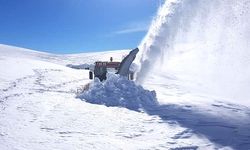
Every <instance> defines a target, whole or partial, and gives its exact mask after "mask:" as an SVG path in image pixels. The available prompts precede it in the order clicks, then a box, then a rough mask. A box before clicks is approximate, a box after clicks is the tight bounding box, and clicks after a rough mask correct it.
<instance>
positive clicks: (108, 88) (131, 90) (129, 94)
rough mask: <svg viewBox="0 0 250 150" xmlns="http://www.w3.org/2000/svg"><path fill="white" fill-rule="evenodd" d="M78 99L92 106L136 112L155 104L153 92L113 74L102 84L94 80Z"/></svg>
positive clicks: (96, 79)
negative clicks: (112, 107) (118, 107)
mask: <svg viewBox="0 0 250 150" xmlns="http://www.w3.org/2000/svg"><path fill="white" fill-rule="evenodd" d="M78 98H80V99H84V100H86V101H87V102H89V103H93V104H103V105H106V106H121V107H125V108H128V109H132V110H136V111H138V110H140V109H144V108H147V109H149V108H150V107H152V106H156V104H157V99H156V93H155V91H148V90H145V89H144V88H143V87H142V86H140V85H136V84H135V83H134V82H133V81H130V80H127V79H126V78H124V77H121V76H119V75H115V74H109V75H108V78H107V80H106V81H104V82H100V80H99V79H98V78H95V80H94V81H93V82H92V83H90V87H89V89H88V90H87V91H84V92H83V93H81V94H80V95H78Z"/></svg>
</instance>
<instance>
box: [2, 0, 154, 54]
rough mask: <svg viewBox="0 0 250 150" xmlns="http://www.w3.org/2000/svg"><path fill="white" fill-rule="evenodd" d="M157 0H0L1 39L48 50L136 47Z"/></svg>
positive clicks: (148, 22) (20, 45)
mask: <svg viewBox="0 0 250 150" xmlns="http://www.w3.org/2000/svg"><path fill="white" fill-rule="evenodd" d="M158 6H159V0H0V43H1V44H8V45H14V46H19V47H24V48H30V49H34V50H40V51H47V52H52V53H78V52H86V51H102V50H115V49H126V48H134V47H136V46H137V45H138V44H139V43H140V41H141V40H142V38H143V37H144V35H145V34H146V32H147V29H148V26H149V24H150V21H151V20H152V18H153V17H154V16H155V14H156V12H157V9H158Z"/></svg>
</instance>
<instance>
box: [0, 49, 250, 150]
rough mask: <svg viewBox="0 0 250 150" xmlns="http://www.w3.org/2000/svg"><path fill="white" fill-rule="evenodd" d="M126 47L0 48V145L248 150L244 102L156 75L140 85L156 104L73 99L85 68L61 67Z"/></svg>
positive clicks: (40, 149)
mask: <svg viewBox="0 0 250 150" xmlns="http://www.w3.org/2000/svg"><path fill="white" fill-rule="evenodd" d="M126 52H128V51H115V52H101V53H86V54H79V55H77V54H74V55H54V54H48V53H40V52H36V51H30V50H26V49H20V48H16V47H11V46H6V45H0V54H1V55H0V149H1V150H13V149H16V150H44V149H57V150H68V149H79V150H81V149H100V150H103V149H108V150H110V149H115V150H116V149H172V150H180V149H182V150H183V149H190V150H196V149H201V150H203V149H211V150H212V149H242V150H244V149H246V150H247V149H249V148H250V133H249V131H250V121H249V117H250V111H249V108H248V107H244V106H240V105H235V104H229V103H224V102H223V100H221V99H220V100H215V101H213V103H210V102H211V101H210V99H211V98H212V97H209V96H207V97H200V95H193V94H192V93H189V92H188V89H187V91H183V90H181V88H179V87H178V86H177V85H175V84H174V83H175V80H174V78H171V77H169V76H164V75H163V74H160V73H159V74H155V75H154V76H150V77H149V78H147V83H145V86H144V88H146V89H152V90H156V93H157V98H158V101H159V102H160V105H158V106H156V107H155V108H146V107H145V108H144V111H142V112H138V111H134V110H133V109H128V108H124V107H122V106H120V107H119V105H118V106H117V107H107V106H105V105H97V104H90V103H88V102H85V101H84V100H83V101H82V100H80V99H77V98H76V90H77V88H80V87H82V86H84V85H85V84H87V83H88V82H90V81H89V80H88V71H86V70H75V69H71V68H68V67H65V65H66V64H68V63H74V64H76V63H89V62H93V61H95V60H99V59H100V58H101V59H107V60H108V59H109V57H110V56H111V55H112V56H113V57H114V58H121V57H122V55H124V54H125V53H126ZM173 81H174V82H173ZM180 84H181V83H180ZM110 85H112V84H110ZM124 86H125V87H124V88H125V89H126V85H124ZM131 99H132V98H130V100H131ZM200 99H203V100H202V103H201V101H200ZM208 99H209V100H208ZM206 100H207V101H208V102H206ZM132 102H133V101H131V103H132ZM125 107H126V106H125Z"/></svg>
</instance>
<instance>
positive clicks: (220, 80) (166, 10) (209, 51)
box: [138, 0, 250, 104]
mask: <svg viewBox="0 0 250 150" xmlns="http://www.w3.org/2000/svg"><path fill="white" fill-rule="evenodd" d="M249 11H250V1H249V0H237V1H231V0H220V1H218V0H210V1H200V0H169V1H166V2H165V4H164V5H163V6H162V7H161V8H160V9H159V11H158V15H157V16H156V18H155V19H154V20H153V22H152V25H151V27H150V29H149V32H148V33H147V35H146V36H145V38H144V40H143V41H142V43H141V45H140V47H139V48H140V49H141V51H142V52H141V55H140V60H139V61H140V66H141V70H140V72H139V77H140V78H138V82H140V83H143V81H144V78H145V77H146V76H147V75H153V74H155V73H156V72H162V73H164V74H171V75H174V76H175V77H176V78H177V79H178V80H179V81H181V84H183V85H184V84H185V83H187V82H188V83H190V84H192V87H196V88H197V89H199V90H202V91H204V92H206V93H209V95H215V96H219V97H223V98H226V99H231V100H232V101H234V102H239V103H246V104H249V103H250V93H249V90H250V86H249V83H250V51H249V47H250V20H249V18H250V12H249ZM149 70H150V72H149ZM153 70H154V71H153Z"/></svg>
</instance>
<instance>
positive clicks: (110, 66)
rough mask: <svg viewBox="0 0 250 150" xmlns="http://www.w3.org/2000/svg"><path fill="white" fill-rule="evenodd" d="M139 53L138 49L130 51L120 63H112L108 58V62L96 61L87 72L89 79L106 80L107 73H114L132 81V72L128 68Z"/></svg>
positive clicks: (111, 59)
mask: <svg viewBox="0 0 250 150" xmlns="http://www.w3.org/2000/svg"><path fill="white" fill-rule="evenodd" d="M138 52H139V49H138V48H136V49H134V50H132V51H131V52H130V53H129V54H128V55H127V56H126V57H125V58H124V59H123V60H122V62H113V58H112V57H111V58H110V61H109V62H108V61H97V62H95V66H94V69H92V70H90V71H89V79H93V78H94V77H95V78H99V80H100V81H103V80H106V79H107V73H115V74H119V75H120V76H125V77H127V78H128V79H129V80H134V72H133V71H131V70H130V69H129V68H130V66H131V64H132V62H133V61H134V59H135V57H136V54H137V53H138Z"/></svg>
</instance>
